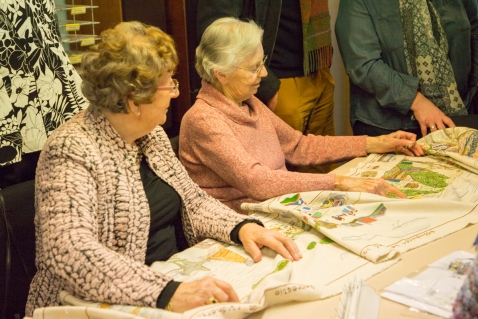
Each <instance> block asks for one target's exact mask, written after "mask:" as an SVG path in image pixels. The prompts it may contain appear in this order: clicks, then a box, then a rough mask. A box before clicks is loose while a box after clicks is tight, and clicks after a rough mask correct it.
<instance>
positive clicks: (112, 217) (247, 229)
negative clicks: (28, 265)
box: [26, 22, 301, 316]
mask: <svg viewBox="0 0 478 319" xmlns="http://www.w3.org/2000/svg"><path fill="white" fill-rule="evenodd" d="M177 63H178V58H177V54H176V50H175V47H174V42H173V40H172V38H171V37H170V36H168V35H167V34H165V33H164V32H162V31H161V30H160V29H158V28H156V27H152V26H145V25H143V24H141V23H139V22H125V23H120V24H119V25H117V26H116V27H115V28H114V29H110V30H107V31H105V32H103V33H102V41H101V43H100V44H99V45H98V46H97V47H96V48H95V50H93V51H92V52H88V53H85V55H84V56H83V60H82V70H83V84H82V90H83V93H84V95H85V97H87V98H88V100H89V102H90V104H89V108H88V109H87V110H86V111H83V112H81V113H78V114H77V115H76V116H75V117H73V118H72V119H71V120H69V121H68V122H67V123H65V124H64V125H62V126H61V127H59V128H58V129H57V130H56V131H55V132H54V133H53V134H52V136H51V137H50V138H49V139H48V141H47V143H46V144H45V146H44V148H43V150H42V152H41V155H40V159H39V162H38V169H37V175H36V184H35V191H36V198H35V200H36V205H35V206H36V209H37V211H36V216H35V224H36V238H37V242H36V265H37V268H38V272H37V274H36V275H35V277H34V279H33V281H32V283H31V286H30V293H29V297H28V304H27V309H26V314H27V316H32V313H33V310H34V309H35V308H38V307H46V306H54V305H58V304H59V293H60V291H62V290H65V291H68V292H70V293H72V294H73V295H75V296H78V297H79V298H83V299H87V300H92V301H98V302H104V303H113V304H123V305H133V306H148V307H159V308H166V309H168V310H172V311H175V312H184V311H185V310H188V309H191V308H194V307H197V306H200V305H204V304H207V303H212V302H225V301H238V297H237V295H236V293H235V292H234V290H233V289H232V287H231V286H230V285H229V284H227V283H225V282H223V281H221V280H217V279H214V278H212V277H206V278H204V279H201V280H196V281H192V282H187V283H186V282H184V283H181V282H175V281H174V280H172V278H171V277H169V276H168V275H165V274H162V273H160V272H156V271H153V270H151V268H150V267H148V265H150V264H151V263H153V262H154V261H158V260H166V259H168V258H169V257H170V256H172V255H173V254H174V253H176V252H178V251H179V250H181V249H184V248H186V247H187V246H188V245H193V244H195V243H197V242H198V240H199V239H200V238H205V237H211V238H215V239H218V240H221V241H224V242H228V243H231V244H233V243H236V244H242V245H244V248H245V250H246V251H248V252H249V253H250V254H251V256H252V258H253V259H254V261H259V260H260V259H261V252H260V247H262V246H269V247H270V248H272V249H273V250H275V251H277V252H278V253H280V254H281V255H282V256H283V257H284V258H287V259H289V260H298V259H300V258H301V254H300V252H299V250H298V248H297V246H296V245H295V243H294V242H293V241H292V240H291V239H289V238H287V237H286V236H283V235H281V234H279V233H278V232H275V231H271V230H266V229H265V228H264V227H262V226H261V223H260V222H259V221H257V220H254V219H247V218H245V216H243V215H240V214H237V213H236V212H234V211H233V210H231V209H230V208H228V207H226V206H224V205H222V204H221V203H219V202H218V201H217V200H215V199H213V198H212V197H210V196H208V195H207V194H205V193H204V192H203V191H202V190H201V189H200V188H199V187H198V186H197V185H196V184H195V183H193V182H192V181H191V179H190V178H189V176H188V175H187V173H186V171H185V170H184V168H183V166H182V165H181V164H180V162H179V160H178V159H177V158H176V157H175V154H174V152H173V150H172V149H171V145H170V143H169V139H168V137H167V136H166V134H165V132H164V130H163V129H162V128H161V126H160V125H161V124H164V122H165V121H166V113H167V111H168V107H169V104H170V101H171V99H172V98H175V97H177V96H178V95H179V90H178V83H177V82H176V81H175V80H174V79H171V75H172V73H173V71H174V69H175V67H176V65H177Z"/></svg>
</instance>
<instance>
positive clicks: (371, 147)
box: [365, 131, 425, 156]
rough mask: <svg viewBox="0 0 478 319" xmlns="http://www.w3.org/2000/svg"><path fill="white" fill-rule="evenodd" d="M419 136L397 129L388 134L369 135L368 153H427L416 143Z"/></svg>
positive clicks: (409, 154)
mask: <svg viewBox="0 0 478 319" xmlns="http://www.w3.org/2000/svg"><path fill="white" fill-rule="evenodd" d="M416 139H417V136H416V135H415V134H413V133H409V132H404V131H396V132H393V133H390V134H388V135H380V136H376V137H372V136H367V139H366V142H365V143H366V146H365V147H366V151H367V153H389V152H395V153H403V154H405V155H408V156H422V155H424V154H425V153H424V152H423V149H422V148H421V147H420V146H419V145H417V143H416Z"/></svg>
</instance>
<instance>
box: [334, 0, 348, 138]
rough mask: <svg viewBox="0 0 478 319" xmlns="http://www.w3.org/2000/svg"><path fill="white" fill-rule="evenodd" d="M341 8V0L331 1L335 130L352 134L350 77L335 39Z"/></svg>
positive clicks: (339, 133) (343, 133)
mask: <svg viewBox="0 0 478 319" xmlns="http://www.w3.org/2000/svg"><path fill="white" fill-rule="evenodd" d="M338 9H339V0H331V1H329V11H330V16H331V23H330V24H331V27H332V43H333V46H334V57H333V60H332V67H331V71H332V76H333V77H334V80H335V96H334V98H335V114H334V115H335V131H336V134H337V135H352V129H351V128H350V122H349V114H350V112H349V101H350V95H349V79H348V77H347V74H346V73H345V69H344V65H343V63H342V57H341V56H340V52H339V48H338V47H337V41H336V39H335V32H334V29H335V28H334V26H335V20H336V18H337V11H338Z"/></svg>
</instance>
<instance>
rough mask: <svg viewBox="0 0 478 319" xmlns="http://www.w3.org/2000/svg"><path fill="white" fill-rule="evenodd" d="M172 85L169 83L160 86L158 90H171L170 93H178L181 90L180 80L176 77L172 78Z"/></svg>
mask: <svg viewBox="0 0 478 319" xmlns="http://www.w3.org/2000/svg"><path fill="white" fill-rule="evenodd" d="M171 82H172V85H167V86H160V87H158V90H160V91H163V90H164V91H168V90H169V91H171V92H169V93H170V94H176V93H178V91H179V82H178V80H176V79H171Z"/></svg>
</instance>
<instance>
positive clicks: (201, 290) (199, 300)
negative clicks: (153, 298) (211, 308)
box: [169, 277, 239, 313]
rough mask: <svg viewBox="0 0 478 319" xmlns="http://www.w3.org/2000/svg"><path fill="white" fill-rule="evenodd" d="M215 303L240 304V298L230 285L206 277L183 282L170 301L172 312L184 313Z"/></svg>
mask: <svg viewBox="0 0 478 319" xmlns="http://www.w3.org/2000/svg"><path fill="white" fill-rule="evenodd" d="M213 300H214V301H215V302H239V297H238V296H237V294H236V292H235V291H234V289H233V288H232V286H231V285H230V284H228V283H227V282H224V281H222V280H219V279H216V278H213V277H205V278H203V279H201V280H195V281H191V282H183V283H181V284H179V286H178V289H176V292H175V293H174V295H173V297H172V298H171V300H170V301H169V303H170V305H171V310H172V311H174V312H180V313H183V312H185V311H187V310H190V309H193V308H196V307H200V306H204V305H208V304H211V303H212V301H213Z"/></svg>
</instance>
